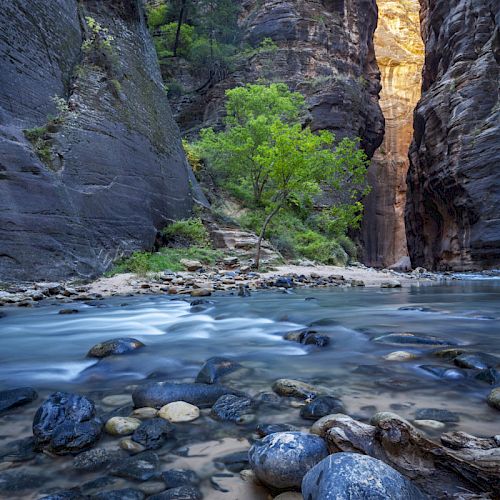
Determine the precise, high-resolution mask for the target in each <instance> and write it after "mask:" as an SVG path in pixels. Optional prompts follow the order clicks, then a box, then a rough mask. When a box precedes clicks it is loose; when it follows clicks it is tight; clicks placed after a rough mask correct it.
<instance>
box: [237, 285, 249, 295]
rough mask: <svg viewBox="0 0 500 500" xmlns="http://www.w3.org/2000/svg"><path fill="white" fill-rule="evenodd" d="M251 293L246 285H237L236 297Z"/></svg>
mask: <svg viewBox="0 0 500 500" xmlns="http://www.w3.org/2000/svg"><path fill="white" fill-rule="evenodd" d="M251 295H252V294H251V293H250V289H249V288H248V285H240V286H239V287H238V297H250V296H251Z"/></svg>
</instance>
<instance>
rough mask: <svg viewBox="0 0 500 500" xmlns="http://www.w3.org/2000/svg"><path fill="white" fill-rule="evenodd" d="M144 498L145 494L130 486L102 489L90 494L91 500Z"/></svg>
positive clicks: (142, 499)
mask: <svg viewBox="0 0 500 500" xmlns="http://www.w3.org/2000/svg"><path fill="white" fill-rule="evenodd" d="M144 498H146V495H145V494H144V493H143V492H142V491H139V490H134V489H132V488H124V489H122V490H110V491H102V492H100V493H97V494H95V495H92V500H144Z"/></svg>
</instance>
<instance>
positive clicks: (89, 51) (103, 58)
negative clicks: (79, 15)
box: [82, 16, 117, 76]
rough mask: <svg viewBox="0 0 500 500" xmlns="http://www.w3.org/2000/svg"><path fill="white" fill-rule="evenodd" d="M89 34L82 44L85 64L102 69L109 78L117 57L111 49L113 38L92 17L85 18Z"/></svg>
mask: <svg viewBox="0 0 500 500" xmlns="http://www.w3.org/2000/svg"><path fill="white" fill-rule="evenodd" d="M85 20H86V22H87V26H88V28H89V31H90V33H89V34H88V37H87V39H86V40H85V41H84V42H83V43H82V51H83V52H84V54H85V55H86V57H87V62H90V63H92V64H95V65H96V66H100V67H101V68H103V69H104V70H105V71H106V72H107V73H108V74H109V75H110V76H111V75H112V74H114V73H115V72H116V71H115V67H116V65H117V56H116V54H115V51H114V49H113V41H114V37H113V36H112V35H111V34H110V33H109V29H108V28H105V27H104V26H102V25H101V24H100V23H98V22H97V21H96V20H95V19H94V18H93V17H90V16H87V17H85Z"/></svg>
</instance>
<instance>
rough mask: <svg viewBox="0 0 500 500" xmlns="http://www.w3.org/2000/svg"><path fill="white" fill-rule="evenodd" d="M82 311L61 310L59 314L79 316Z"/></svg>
mask: <svg viewBox="0 0 500 500" xmlns="http://www.w3.org/2000/svg"><path fill="white" fill-rule="evenodd" d="M79 312H80V311H79V310H78V309H61V310H60V311H59V313H58V314H63V315H67V314H78V313H79Z"/></svg>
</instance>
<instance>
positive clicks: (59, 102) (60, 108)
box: [50, 95, 69, 120]
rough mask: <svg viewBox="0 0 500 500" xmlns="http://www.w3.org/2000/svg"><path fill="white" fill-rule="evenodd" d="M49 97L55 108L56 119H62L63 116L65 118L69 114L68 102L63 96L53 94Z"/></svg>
mask: <svg viewBox="0 0 500 500" xmlns="http://www.w3.org/2000/svg"><path fill="white" fill-rule="evenodd" d="M50 99H51V101H52V102H53V103H54V104H55V106H56V108H57V113H58V115H57V119H59V120H64V118H66V117H67V116H68V114H69V106H68V102H67V101H66V99H64V98H63V97H59V96H58V95H54V96H52V97H51V98H50Z"/></svg>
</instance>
